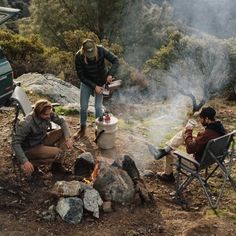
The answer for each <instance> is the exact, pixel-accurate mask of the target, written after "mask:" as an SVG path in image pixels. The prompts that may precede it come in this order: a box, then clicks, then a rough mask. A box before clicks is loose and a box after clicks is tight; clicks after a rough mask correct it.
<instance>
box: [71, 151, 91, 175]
mask: <svg viewBox="0 0 236 236" xmlns="http://www.w3.org/2000/svg"><path fill="white" fill-rule="evenodd" d="M94 167H95V159H94V157H93V155H92V154H91V153H90V152H85V153H82V154H80V155H79V156H78V157H77V159H76V161H75V164H74V174H75V175H78V176H83V177H90V176H91V174H92V172H93V170H94Z"/></svg>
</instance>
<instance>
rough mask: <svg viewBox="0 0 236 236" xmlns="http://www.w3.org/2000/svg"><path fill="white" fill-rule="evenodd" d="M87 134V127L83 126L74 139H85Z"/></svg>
mask: <svg viewBox="0 0 236 236" xmlns="http://www.w3.org/2000/svg"><path fill="white" fill-rule="evenodd" d="M85 132H86V126H85V125H81V127H80V130H79V131H78V132H76V133H75V134H74V136H73V137H74V139H75V140H76V139H78V138H83V137H84V135H85Z"/></svg>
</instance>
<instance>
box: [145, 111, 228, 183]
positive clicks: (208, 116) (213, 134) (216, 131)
mask: <svg viewBox="0 0 236 236" xmlns="http://www.w3.org/2000/svg"><path fill="white" fill-rule="evenodd" d="M215 115H216V111H215V110H214V109H213V108H212V107H205V108H202V110H201V112H200V114H199V119H200V122H201V124H202V126H204V127H205V130H204V131H203V132H199V133H198V134H197V137H193V135H192V133H193V126H192V125H188V124H187V125H186V127H185V128H184V129H183V130H181V131H180V132H178V133H177V134H176V135H175V136H174V137H173V138H172V139H171V140H169V141H168V142H167V143H166V147H165V148H163V149H156V148H155V147H154V146H153V145H150V144H149V145H148V148H149V151H150V152H151V154H152V155H153V156H154V158H155V159H156V160H159V159H161V158H162V157H164V156H166V160H165V171H164V172H163V173H157V178H158V179H160V180H162V181H165V182H174V181H175V177H174V175H173V161H174V157H173V154H172V151H175V150H176V149H177V148H178V147H179V146H180V145H183V144H185V145H186V151H187V153H188V154H193V157H194V158H195V160H196V161H198V162H200V161H201V157H202V155H203V152H204V149H205V147H206V145H207V143H208V141H209V140H211V139H215V138H218V137H220V136H222V135H225V134H226V131H225V128H224V127H223V125H222V123H221V121H219V120H216V119H215Z"/></svg>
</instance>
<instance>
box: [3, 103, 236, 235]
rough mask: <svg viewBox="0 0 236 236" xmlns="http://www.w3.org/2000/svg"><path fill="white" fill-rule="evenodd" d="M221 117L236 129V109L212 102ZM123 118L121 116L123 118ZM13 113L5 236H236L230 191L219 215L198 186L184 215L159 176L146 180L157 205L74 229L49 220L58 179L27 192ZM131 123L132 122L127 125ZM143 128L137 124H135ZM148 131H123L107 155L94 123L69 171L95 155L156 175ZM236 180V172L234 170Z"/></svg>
mask: <svg viewBox="0 0 236 236" xmlns="http://www.w3.org/2000/svg"><path fill="white" fill-rule="evenodd" d="M211 103H212V104H213V105H214V106H215V107H216V108H217V109H218V110H219V111H220V113H219V115H220V118H221V119H222V120H223V122H224V123H225V124H226V127H227V128H228V129H230V130H233V129H235V128H236V125H235V124H236V123H235V121H236V106H235V104H233V103H225V102H222V101H219V100H215V101H212V102H211ZM122 114H123V113H121V112H120V113H118V112H117V113H116V115H117V116H118V117H119V118H122ZM12 119H13V111H12V110H1V111H0V128H1V137H0V153H1V158H0V235H17V236H20V235H71V236H73V235H86V236H87V235H94V236H96V235H104V236H106V235H107V236H108V235H109V236H110V235H117V236H118V235H119V236H122V235H130V236H134V235H235V232H236V193H235V192H234V191H233V190H232V188H230V186H229V185H227V187H226V190H225V194H224V196H223V199H222V200H221V204H220V210H217V212H216V213H214V212H213V211H212V210H211V209H210V208H209V207H208V206H207V202H206V199H205V197H204V195H203V192H202V190H201V189H200V187H199V185H198V184H194V186H193V187H192V188H191V189H189V190H188V191H187V193H186V194H185V197H186V199H187V200H188V202H189V205H188V207H187V208H186V209H183V208H182V207H181V206H180V205H178V204H176V203H175V202H174V201H173V199H172V198H171V196H170V193H171V192H172V191H173V190H174V185H166V184H163V183H161V182H160V181H158V180H156V178H155V176H152V177H149V178H148V177H143V178H144V181H145V184H146V187H147V188H148V190H149V191H150V192H151V193H152V194H153V197H154V201H155V204H154V205H135V204H133V205H129V206H120V205H113V210H112V212H110V213H103V212H101V215H100V218H99V219H95V218H93V217H92V215H90V214H89V213H86V214H85V216H84V218H83V220H82V222H81V223H80V224H78V225H70V224H67V223H65V222H63V221H62V220H61V219H60V218H59V217H57V218H56V219H55V220H48V219H47V218H46V217H44V215H45V212H46V211H47V210H48V207H49V206H50V205H52V204H55V200H54V199H53V198H52V197H51V195H50V194H49V191H50V190H51V187H52V185H53V183H54V182H55V181H56V180H58V179H65V180H71V179H73V176H71V177H69V178H68V177H63V176H59V177H55V176H52V175H51V174H50V172H49V171H48V169H47V168H46V167H42V168H43V170H44V171H45V172H46V175H45V178H44V179H43V180H40V181H38V182H33V183H32V182H28V181H27V180H24V181H23V182H22V184H21V186H18V185H17V183H18V182H17V179H16V176H15V174H14V173H13V169H12V163H11V158H10V153H11V148H10V136H11V121H12ZM66 119H67V121H68V122H69V124H70V127H71V130H72V131H73V132H74V131H75V130H76V129H77V125H78V120H79V119H78V117H76V116H67V117H66ZM126 123H129V122H126ZM135 125H137V124H135ZM147 137H148V136H147V135H146V128H145V126H143V125H142V126H139V125H137V128H135V129H130V127H127V126H124V125H121V126H119V131H118V133H117V139H116V145H115V147H114V148H113V149H110V150H101V149H99V148H98V147H97V146H96V144H95V143H94V123H92V122H91V123H90V125H89V127H88V130H87V135H86V137H85V138H83V139H82V140H79V141H77V142H75V144H74V148H73V150H71V151H69V152H68V153H67V159H66V163H65V164H66V165H67V166H68V167H70V168H73V163H74V160H75V159H76V157H77V156H78V155H79V154H81V153H82V152H85V151H89V152H91V153H92V154H93V155H94V156H95V157H96V158H97V159H98V160H101V159H102V160H105V161H107V162H112V160H114V159H116V158H117V157H120V156H122V155H123V154H125V153H129V154H131V155H132V156H133V158H134V160H135V162H136V164H137V166H138V168H139V170H140V173H141V174H143V173H145V170H147V169H149V170H151V171H153V172H154V173H155V172H157V171H160V170H161V169H162V164H163V160H161V161H154V160H153V159H152V157H151V155H150V154H149V153H148V150H147V147H146V144H145V141H146V140H147ZM234 176H236V169H235V168H234Z"/></svg>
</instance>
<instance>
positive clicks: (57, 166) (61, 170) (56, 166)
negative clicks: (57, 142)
mask: <svg viewBox="0 0 236 236" xmlns="http://www.w3.org/2000/svg"><path fill="white" fill-rule="evenodd" d="M51 172H52V174H53V175H55V174H64V175H71V174H72V171H71V170H69V169H67V168H66V167H64V166H63V165H62V164H61V163H59V162H53V163H52V166H51Z"/></svg>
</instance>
